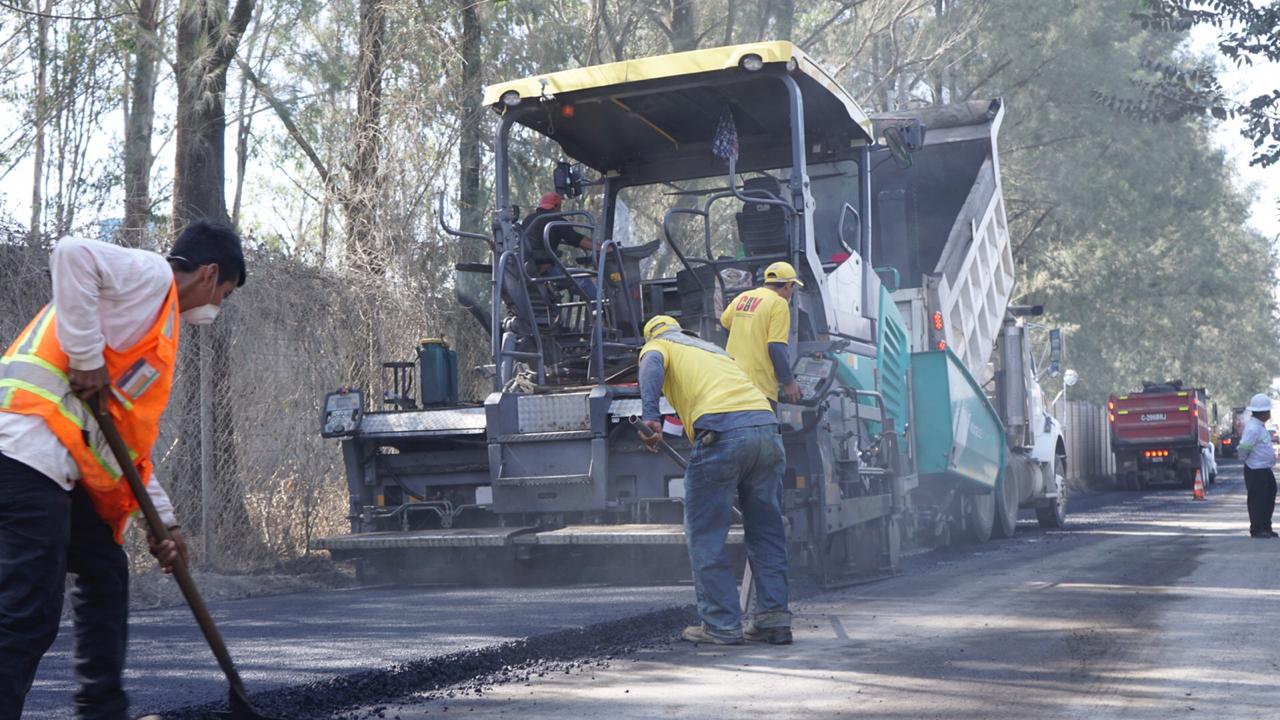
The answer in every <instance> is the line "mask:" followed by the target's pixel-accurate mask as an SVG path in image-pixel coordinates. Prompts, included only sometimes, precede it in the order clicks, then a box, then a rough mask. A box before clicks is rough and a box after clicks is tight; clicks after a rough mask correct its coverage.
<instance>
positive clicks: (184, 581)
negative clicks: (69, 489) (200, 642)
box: [91, 397, 248, 703]
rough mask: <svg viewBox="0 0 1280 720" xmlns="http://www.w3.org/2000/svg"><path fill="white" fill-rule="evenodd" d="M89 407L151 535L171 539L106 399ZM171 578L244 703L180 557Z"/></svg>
mask: <svg viewBox="0 0 1280 720" xmlns="http://www.w3.org/2000/svg"><path fill="white" fill-rule="evenodd" d="M91 404H92V405H93V406H94V416H95V417H96V418H97V420H98V426H99V427H100V428H101V429H102V434H103V436H104V437H105V438H106V439H107V445H109V446H110V447H111V454H112V455H114V456H115V458H116V462H117V463H119V465H120V469H121V470H123V471H124V477H125V479H126V480H127V481H128V482H129V488H130V489H131V490H133V496H134V498H136V499H137V501H138V507H139V509H141V510H142V516H143V517H144V518H146V520H147V527H148V528H150V530H151V534H152V536H154V537H155V538H156V539H158V540H159V541H161V542H164V541H166V540H172V539H173V536H172V535H170V534H169V528H167V527H165V524H164V521H163V520H161V519H160V513H159V512H157V511H156V506H155V503H153V502H151V496H150V495H148V494H147V488H146V485H145V484H144V483H143V482H142V477H141V476H140V475H139V474H138V468H137V467H135V466H134V464H133V461H132V460H130V458H129V447H128V446H127V445H125V442H124V438H122V437H120V431H119V430H118V429H117V428H116V423H115V421H114V420H112V419H111V413H110V412H109V411H108V410H107V403H106V398H105V397H103V398H100V401H99V402H96V403H91ZM173 577H174V579H176V580H177V581H178V587H179V588H180V589H181V590H182V597H183V598H185V599H186V601H187V606H188V607H190V608H191V614H192V615H194V616H195V618H196V624H197V625H199V626H200V632H202V633H204V639H205V641H206V642H207V643H209V649H210V650H212V651H213V656H214V658H216V659H217V661H218V667H220V668H222V674H223V675H226V676H227V682H228V683H229V684H230V685H231V694H232V695H233V696H236V697H238V699H240V700H243V701H244V702H246V703H247V702H248V695H247V694H246V693H245V689H244V682H242V681H241V680H240V673H238V672H236V666H235V664H233V663H232V662H231V653H230V652H228V651H227V644H226V643H225V642H224V641H223V639H222V633H220V632H218V626H217V625H216V624H214V622H213V616H212V615H210V614H209V608H208V607H207V606H206V605H205V604H204V598H202V597H201V596H200V590H199V589H198V588H196V583H195V580H193V579H192V578H191V572H190V570H189V569H188V568H187V563H186V562H185V561H184V560H183V559H182V556H181V555H179V556H178V557H177V558H176V559H174V561H173Z"/></svg>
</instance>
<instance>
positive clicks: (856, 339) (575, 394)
mask: <svg viewBox="0 0 1280 720" xmlns="http://www.w3.org/2000/svg"><path fill="white" fill-rule="evenodd" d="M484 104H485V105H486V106H488V107H491V108H492V109H493V110H494V111H495V113H496V114H497V117H498V120H497V129H496V132H495V136H494V145H493V148H494V152H493V177H492V186H493V188H494V197H493V207H494V208H496V210H495V211H494V213H493V216H492V226H491V229H492V232H491V233H490V234H485V233H477V232H473V231H470V230H465V229H463V230H460V229H455V228H453V227H451V226H449V224H448V223H447V222H446V220H445V212H444V207H443V200H441V216H440V223H441V226H442V227H443V228H444V230H445V231H446V232H448V233H450V234H452V235H454V236H456V237H458V238H468V239H470V240H472V241H474V242H475V244H476V246H477V247H490V243H491V244H492V245H491V247H492V252H491V254H490V255H489V257H488V262H483V261H481V262H467V263H459V264H458V265H457V268H456V269H457V277H456V281H455V291H456V294H457V298H458V302H459V304H460V305H461V306H462V307H463V308H466V310H467V311H468V312H469V313H470V315H471V316H472V317H473V318H474V319H475V321H476V322H477V323H478V325H479V327H480V328H481V329H482V331H483V333H484V335H485V336H486V337H487V338H488V341H489V360H488V362H487V363H485V364H484V365H483V366H482V367H480V368H478V371H479V372H480V373H482V374H483V375H484V376H485V377H486V378H487V380H486V382H487V383H489V387H490V391H489V393H488V394H487V395H486V396H485V397H484V399H483V401H481V402H475V403H468V402H460V401H455V400H453V399H451V396H450V393H449V392H441V391H440V390H439V389H438V388H435V387H434V384H437V383H439V382H444V383H445V385H446V386H449V387H451V388H456V387H458V386H459V384H460V383H459V382H458V380H457V378H456V376H455V375H451V374H450V372H451V371H450V369H449V368H450V367H451V366H450V364H449V363H450V362H452V363H453V365H452V367H453V368H454V369H453V370H452V372H454V373H456V372H457V370H456V365H457V362H456V358H455V359H452V360H451V359H450V358H451V357H452V356H450V355H449V353H448V352H447V351H445V350H444V349H443V348H442V347H441V345H440V343H439V342H438V341H437V342H433V343H430V344H425V345H422V346H420V347H419V348H417V354H418V355H417V360H416V361H408V362H406V361H401V362H395V363H390V364H389V368H388V370H389V372H390V373H391V377H392V378H393V381H392V382H393V384H394V385H395V387H392V388H391V389H389V390H384V391H383V394H382V397H383V398H386V399H389V400H388V401H386V402H384V403H383V404H382V407H378V406H377V403H374V402H372V395H371V394H370V392H371V391H370V389H368V388H345V389H342V390H338V391H336V392H334V393H332V394H330V395H329V396H328V397H326V398H325V400H324V403H323V410H322V418H321V429H322V434H323V435H324V436H325V437H331V438H337V439H340V440H341V446H342V453H343V458H344V463H345V469H346V476H347V478H346V480H347V485H348V490H349V497H350V505H349V520H350V523H351V532H350V533H348V534H344V535H341V536H336V537H327V538H320V539H318V540H315V541H313V542H312V547H313V548H315V549H323V550H327V551H329V552H330V553H331V554H332V555H333V556H334V557H335V558H339V559H355V560H357V561H358V567H359V568H360V572H361V573H362V576H363V577H365V578H366V579H369V578H371V577H372V578H379V577H383V576H385V575H391V576H400V577H404V576H406V575H411V576H413V577H422V576H426V577H431V578H444V579H447V580H450V581H458V582H466V581H485V580H491V579H495V578H496V579H497V580H499V581H502V582H508V581H510V582H519V581H523V580H549V579H553V578H565V577H568V578H572V579H582V578H583V577H586V576H587V570H588V569H589V568H595V569H598V570H599V571H600V572H603V573H605V574H606V575H608V574H610V573H612V574H617V575H620V576H626V578H627V579H629V580H635V579H637V578H639V579H646V580H658V579H671V577H672V575H673V574H674V575H676V576H681V575H683V576H684V577H687V574H688V561H687V552H686V550H685V548H684V542H685V541H684V533H683V527H682V514H683V506H682V497H683V492H684V487H683V483H684V479H683V471H682V470H681V468H680V466H679V464H678V463H677V462H676V461H675V459H673V458H671V457H667V456H664V455H654V454H651V453H648V452H646V451H645V450H644V448H643V447H642V444H641V441H640V436H639V435H638V433H637V429H636V427H635V422H636V419H637V417H638V416H639V415H640V413H641V402H640V393H639V388H638V385H637V366H638V357H637V354H638V350H639V348H640V347H641V346H642V344H643V341H642V337H641V329H642V327H643V325H644V322H645V320H646V319H647V318H649V317H652V316H654V315H657V314H666V315H671V316H674V317H676V318H678V319H679V320H680V322H681V324H682V325H683V326H684V327H685V328H686V329H689V330H692V331H694V332H696V333H697V334H699V335H700V336H701V337H702V338H704V339H707V340H710V341H712V342H716V343H718V344H721V345H723V344H724V342H725V340H726V335H725V330H724V329H723V328H722V327H721V326H720V324H719V322H718V318H719V316H720V312H721V310H722V309H723V308H724V307H725V306H726V303H729V302H732V301H733V299H734V298H735V297H736V295H737V294H738V293H740V292H742V291H744V290H746V289H749V288H751V287H753V286H756V285H758V284H759V283H760V282H761V279H762V273H763V270H764V268H765V267H766V266H767V265H769V264H770V263H772V262H774V261H777V260H786V261H789V262H790V263H791V264H792V265H793V266H795V267H796V268H797V269H798V271H799V273H800V276H801V278H802V279H803V281H804V287H803V288H801V289H798V290H797V292H796V294H795V297H794V298H793V301H792V303H791V308H792V310H791V311H792V325H791V337H790V343H789V348H790V352H791V359H792V361H793V363H794V371H795V375H796V377H797V380H798V381H799V383H800V385H801V387H802V390H803V393H802V398H801V399H800V401H799V402H797V403H794V404H789V403H785V402H784V403H782V404H781V405H779V407H778V410H777V416H778V420H779V425H780V430H781V433H782V436H783V439H784V444H785V447H786V452H787V470H786V473H785V476H784V496H783V508H784V512H785V514H786V519H787V527H788V535H789V553H790V558H791V562H792V566H793V570H794V571H795V572H800V573H807V574H809V575H811V576H812V577H813V578H814V579H815V580H816V581H817V582H818V584H820V585H822V586H836V585H841V584H846V583H849V582H854V581H859V580H863V579H867V578H875V577H879V576H882V575H885V574H889V573H893V572H894V571H895V570H896V568H897V565H898V559H899V556H900V552H901V548H902V546H903V544H904V543H923V544H930V545H942V544H946V543H949V542H953V541H958V540H960V539H962V538H964V539H968V540H971V541H975V542H982V541H985V540H987V539H988V538H990V537H991V536H992V535H993V534H994V535H998V536H1007V535H1009V534H1012V533H1013V532H1014V529H1015V526H1016V523H1017V516H1018V511H1019V509H1020V508H1032V509H1034V510H1035V511H1036V514H1037V517H1038V519H1039V522H1040V523H1041V524H1042V525H1044V526H1046V527H1061V526H1062V525H1063V523H1064V522H1065V517H1066V499H1067V498H1066V494H1065V493H1066V489H1065V487H1064V483H1063V477H1064V467H1065V458H1066V451H1065V445H1064V443H1063V439H1062V433H1061V429H1060V426H1059V425H1058V424H1057V421H1056V420H1055V419H1054V418H1053V417H1052V416H1051V415H1050V414H1049V413H1048V412H1047V410H1046V407H1045V402H1044V397H1043V394H1042V392H1041V389H1040V385H1039V379H1040V378H1041V377H1042V376H1043V375H1044V374H1046V373H1049V372H1054V371H1056V368H1057V366H1058V365H1059V364H1060V350H1061V342H1060V341H1059V337H1058V336H1057V335H1056V333H1050V332H1049V331H1048V329H1047V328H1043V327H1040V326H1039V325H1038V324H1037V323H1036V322H1035V317H1036V316H1037V315H1039V313H1040V308H1038V307H1028V306H1016V305H1012V304H1011V298H1012V297H1013V291H1014V280H1015V278H1014V265H1013V260H1012V256H1011V251H1010V244H1009V233H1008V228H1007V224H1006V218H1005V208H1004V199H1003V193H1002V188H1001V182H1000V174H999V159H998V153H997V143H996V138H997V134H998V131H999V127H1000V124H1001V121H1002V118H1003V115H1004V105H1003V103H1002V102H1001V101H1000V100H998V99H997V100H985V101H975V102H968V103H963V104H959V105H954V106H946V107H941V108H932V109H924V110H920V111H916V112H910V113H891V114H885V115H877V116H871V115H868V114H867V113H866V112H864V111H863V110H862V109H861V108H860V107H859V106H858V104H857V103H856V102H855V101H854V100H853V98H852V97H851V96H850V95H849V94H848V93H847V92H846V91H845V90H844V89H842V88H841V87H840V85H839V84H838V83H837V82H836V81H835V79H834V78H833V77H832V76H831V75H829V74H828V73H827V72H826V71H825V70H823V69H822V68H821V67H820V66H819V65H818V64H817V63H816V62H814V61H813V60H812V59H811V58H810V57H809V56H807V55H806V54H805V53H804V52H802V51H801V50H799V49H798V48H796V47H795V46H794V45H792V44H790V43H787V42H769V43H755V44H748V45H737V46H730V47H721V48H712V49H706V50H697V51H692V52H685V53H677V54H672V55H664V56H659V57H649V58H641V59H637V60H628V61H623V62H618V63H611V64H607V65H601V66H596V67H589V68H581V69H575V70H567V71H562V72H553V73H548V74H545V75H538V76H534V77H530V78H526V79H523V80H516V81H513V82H507V83H501V84H498V85H494V86H491V87H488V88H486V89H485V93H484ZM548 148H553V150H552V152H555V153H561V154H562V159H560V160H558V161H556V162H555V164H554V168H553V172H549V173H548V176H549V180H548V182H551V181H553V182H554V184H555V187H556V189H557V191H558V192H559V193H560V194H561V195H562V196H564V197H565V198H566V205H567V207H566V209H564V210H562V211H558V212H555V213H554V214H553V215H552V217H551V218H550V221H549V222H545V223H541V224H540V225H539V227H541V228H542V233H541V235H540V236H537V235H538V233H537V232H530V230H529V228H526V227H524V225H523V224H522V222H521V212H520V209H519V207H517V205H518V204H525V205H526V206H528V205H531V204H532V200H533V199H536V198H537V197H538V196H539V194H540V193H541V192H542V191H543V190H544V189H546V188H545V187H533V186H525V187H517V186H516V184H515V182H514V181H515V179H516V177H517V173H516V172H515V171H514V170H513V167H517V166H518V167H528V166H530V165H531V164H536V163H537V161H538V157H542V158H544V159H545V160H546V164H547V165H550V162H551V160H552V159H553V158H551V159H548V158H546V153H547V151H548ZM516 155H519V157H518V161H517V162H513V160H517V158H515V157H514V156H516ZM549 169H551V168H549ZM542 219H543V220H546V219H547V218H546V216H545V215H544V216H542ZM556 228H569V229H572V230H573V231H575V232H577V233H579V234H581V235H585V236H588V237H591V238H593V239H594V240H595V244H596V248H597V249H596V250H595V251H593V252H590V253H587V254H586V255H585V256H584V257H579V258H575V259H570V260H566V259H564V258H562V257H560V256H559V255H558V254H557V253H556V252H555V250H556V248H555V246H554V244H553V240H552V233H553V232H555V229H556ZM535 236H537V237H535ZM482 243H483V244H482ZM535 250H537V251H541V252H540V253H539V255H538V257H539V258H540V261H539V262H540V263H541V264H542V267H541V268H540V267H539V263H535V262H534V261H533V257H532V255H533V254H534V252H535ZM548 258H549V259H550V263H548V262H547V259H548ZM548 265H550V266H551V267H547V266H548ZM415 365H416V366H417V368H418V371H417V375H418V376H420V377H421V378H424V379H429V380H424V381H423V382H424V383H426V384H431V385H433V387H432V388H430V389H429V388H428V387H426V386H425V385H420V388H419V389H420V391H421V397H420V400H421V402H420V403H419V402H417V401H416V400H415V393H414V392H412V391H411V389H410V386H411V383H412V379H413V377H414V373H413V369H414V367H415ZM442 377H443V378H445V380H443V381H441V380H439V378H442ZM662 411H663V413H664V414H666V415H668V416H671V417H673V413H674V411H673V410H672V408H671V407H670V406H669V405H668V404H667V403H666V402H665V400H664V401H663V402H662ZM668 441H669V443H670V444H671V445H672V446H673V447H674V449H675V450H676V451H677V452H684V453H687V452H688V451H689V450H690V446H689V444H688V442H687V441H686V440H685V439H684V438H683V436H680V435H672V436H670V437H668ZM742 537H743V536H742V528H741V526H740V525H737V526H735V527H734V528H733V529H732V530H731V532H730V535H729V543H730V546H731V547H734V548H738V549H739V551H740V548H741V543H742ZM592 577H593V578H597V577H598V576H597V575H592Z"/></svg>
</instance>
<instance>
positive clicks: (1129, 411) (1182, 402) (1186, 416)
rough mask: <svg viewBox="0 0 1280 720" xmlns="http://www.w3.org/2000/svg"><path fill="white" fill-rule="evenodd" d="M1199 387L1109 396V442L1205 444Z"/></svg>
mask: <svg viewBox="0 0 1280 720" xmlns="http://www.w3.org/2000/svg"><path fill="white" fill-rule="evenodd" d="M1204 404H1205V403H1204V391H1203V390H1199V389H1196V390H1178V391H1171V392H1154V393H1153V392H1144V393H1136V394H1132V395H1119V396H1112V398H1111V400H1110V402H1109V403H1108V408H1109V410H1110V414H1111V443H1112V445H1113V446H1115V447H1126V446H1130V447H1133V446H1147V445H1175V444H1188V445H1189V444H1196V445H1199V446H1201V447H1207V446H1208V445H1209V418H1208V417H1207V415H1206V413H1205V412H1204V409H1205V408H1204Z"/></svg>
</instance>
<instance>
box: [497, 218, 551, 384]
mask: <svg viewBox="0 0 1280 720" xmlns="http://www.w3.org/2000/svg"><path fill="white" fill-rule="evenodd" d="M519 246H520V248H521V249H522V248H523V247H524V243H519ZM523 255H524V253H523V251H522V250H507V251H505V252H503V253H502V254H501V255H500V256H498V262H497V263H496V264H495V265H494V272H493V284H494V287H493V317H494V322H493V334H492V337H491V338H490V340H491V342H492V343H493V348H494V350H493V365H494V371H495V372H494V377H495V378H496V381H495V382H496V385H497V389H501V388H502V384H503V383H504V382H506V380H509V379H510V378H503V377H502V360H503V358H505V357H507V356H511V357H512V358H515V357H527V356H528V355H529V353H527V352H519V353H516V352H512V353H508V352H507V351H505V350H503V349H502V337H501V324H500V323H499V322H497V318H498V317H499V315H500V313H501V312H502V288H503V285H504V281H505V279H506V276H507V272H506V270H507V264H508V263H509V262H511V261H515V262H516V270H517V272H518V273H519V274H520V277H522V278H523V277H524V273H525V270H524V263H523V262H521V260H522V259H523V258H522V256H523ZM525 292H526V293H527V289H526V290H525ZM515 305H516V309H517V312H522V311H523V310H524V308H521V307H520V303H519V302H518V301H517V302H516V303H515ZM532 309H533V308H532V307H530V308H529V310H530V312H532ZM528 319H529V320H530V321H531V325H532V328H531V329H532V333H531V334H532V335H533V344H534V346H535V347H536V348H537V357H536V358H529V359H536V360H537V366H538V384H539V385H541V384H542V383H544V382H545V381H546V369H545V367H544V364H543V360H544V355H543V348H542V334H541V333H539V332H538V319H537V318H534V317H531V318H528Z"/></svg>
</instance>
